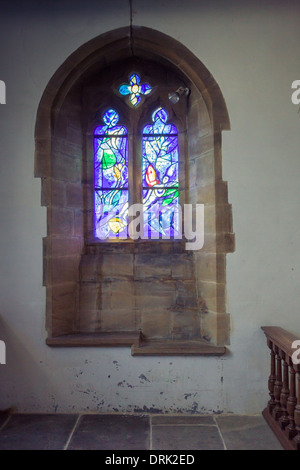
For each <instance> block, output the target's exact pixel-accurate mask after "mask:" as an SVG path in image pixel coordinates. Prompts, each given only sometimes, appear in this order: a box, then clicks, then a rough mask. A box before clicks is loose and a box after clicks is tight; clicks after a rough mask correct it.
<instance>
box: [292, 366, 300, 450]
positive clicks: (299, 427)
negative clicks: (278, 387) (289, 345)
mask: <svg viewBox="0 0 300 470" xmlns="http://www.w3.org/2000/svg"><path fill="white" fill-rule="evenodd" d="M294 369H295V372H296V374H297V405H296V407H295V412H294V418H295V425H296V431H297V434H296V436H295V437H294V441H293V442H294V445H295V448H296V449H297V450H300V367H299V366H298V365H294Z"/></svg>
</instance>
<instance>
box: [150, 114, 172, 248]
mask: <svg viewBox="0 0 300 470" xmlns="http://www.w3.org/2000/svg"><path fill="white" fill-rule="evenodd" d="M167 120H168V114H167V112H166V111H165V110H164V109H163V108H158V109H156V111H154V113H153V114H152V121H153V124H150V125H147V126H145V127H144V129H143V159H142V160H143V162H142V180H143V207H144V218H143V220H144V228H143V232H144V237H145V238H151V239H153V238H176V237H177V236H180V227H181V223H180V221H181V217H180V215H181V213H180V207H179V200H178V199H179V187H178V133H177V128H176V126H175V125H174V124H169V123H167Z"/></svg>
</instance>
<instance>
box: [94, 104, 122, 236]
mask: <svg viewBox="0 0 300 470" xmlns="http://www.w3.org/2000/svg"><path fill="white" fill-rule="evenodd" d="M103 121H104V123H105V125H104V126H98V127H97V128H96V129H95V131H94V187H95V237H96V238H101V239H105V238H110V237H113V238H115V237H124V236H127V224H128V137H127V129H126V127H124V126H120V125H117V123H118V121H119V116H118V114H117V112H116V111H114V110H113V109H109V110H108V111H107V112H106V113H105V114H104V116H103Z"/></svg>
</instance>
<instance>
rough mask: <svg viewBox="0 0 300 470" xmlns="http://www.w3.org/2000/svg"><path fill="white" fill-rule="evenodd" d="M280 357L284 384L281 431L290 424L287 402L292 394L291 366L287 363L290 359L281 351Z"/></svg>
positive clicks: (281, 397) (282, 390) (281, 395)
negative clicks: (290, 381) (290, 387)
mask: <svg viewBox="0 0 300 470" xmlns="http://www.w3.org/2000/svg"><path fill="white" fill-rule="evenodd" d="M280 357H281V359H282V361H283V383H282V389H281V394H280V403H281V409H282V415H281V416H280V418H279V423H280V427H281V429H285V427H286V426H287V425H288V424H289V422H290V421H289V418H288V412H287V400H288V397H289V394H290V391H289V365H288V363H287V360H288V358H287V357H286V354H285V353H284V352H283V351H280Z"/></svg>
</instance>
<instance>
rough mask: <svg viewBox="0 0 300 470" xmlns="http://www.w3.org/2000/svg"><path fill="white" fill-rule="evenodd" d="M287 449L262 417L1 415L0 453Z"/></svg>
mask: <svg viewBox="0 0 300 470" xmlns="http://www.w3.org/2000/svg"><path fill="white" fill-rule="evenodd" d="M23 449H24V450H25V449H29V450H30V449H31V450H39V449H42V450H56V449H58V450H60V449H61V450H63V449H64V450H191V451H192V450H282V447H281V445H280V444H279V442H278V441H277V439H276V438H275V436H274V435H273V433H272V431H271V430H270V428H269V427H268V425H267V424H266V422H265V421H264V419H263V418H262V416H238V415H214V416H212V415H206V416H198V415H189V416H188V415H179V416H176V415H122V414H83V415H76V414H70V415H68V414H11V415H5V413H3V414H0V450H23Z"/></svg>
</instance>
